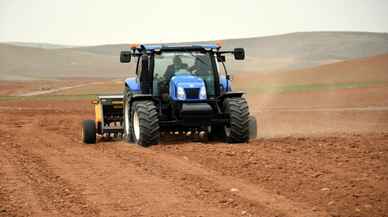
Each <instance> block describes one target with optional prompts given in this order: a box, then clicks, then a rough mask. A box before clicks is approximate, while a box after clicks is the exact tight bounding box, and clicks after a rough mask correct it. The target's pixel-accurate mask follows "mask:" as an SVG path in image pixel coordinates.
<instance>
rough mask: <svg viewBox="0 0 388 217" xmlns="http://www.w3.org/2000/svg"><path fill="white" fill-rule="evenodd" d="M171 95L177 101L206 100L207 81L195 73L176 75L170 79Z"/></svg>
mask: <svg viewBox="0 0 388 217" xmlns="http://www.w3.org/2000/svg"><path fill="white" fill-rule="evenodd" d="M170 97H171V98H172V99H173V100H175V101H198V100H206V99H207V96H206V86H205V82H204V81H203V79H202V78H200V77H197V76H193V75H175V76H173V77H172V78H171V81H170Z"/></svg>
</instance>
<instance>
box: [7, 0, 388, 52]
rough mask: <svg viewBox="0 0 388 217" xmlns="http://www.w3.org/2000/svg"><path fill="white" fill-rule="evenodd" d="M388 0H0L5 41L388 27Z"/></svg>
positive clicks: (83, 41)
mask: <svg viewBox="0 0 388 217" xmlns="http://www.w3.org/2000/svg"><path fill="white" fill-rule="evenodd" d="M387 11H388V1H387V0H325V1H323V0H267V1H262V0H109V1H102V0H0V41H2V42H6V41H23V42H43V43H54V44H65V45H96V44H114V43H161V42H163V43H166V42H184V41H201V40H218V39H228V38H245V37H258V36H269V35H276V34H284V33H290V32H304V31H368V32H388V13H387Z"/></svg>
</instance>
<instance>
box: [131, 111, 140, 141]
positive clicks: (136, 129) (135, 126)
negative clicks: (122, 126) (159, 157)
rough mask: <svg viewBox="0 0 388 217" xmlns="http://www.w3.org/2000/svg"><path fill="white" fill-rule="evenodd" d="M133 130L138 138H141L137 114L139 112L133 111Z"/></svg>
mask: <svg viewBox="0 0 388 217" xmlns="http://www.w3.org/2000/svg"><path fill="white" fill-rule="evenodd" d="M133 131H134V133H135V137H136V140H139V137H140V126H139V116H138V115H137V112H134V113H133Z"/></svg>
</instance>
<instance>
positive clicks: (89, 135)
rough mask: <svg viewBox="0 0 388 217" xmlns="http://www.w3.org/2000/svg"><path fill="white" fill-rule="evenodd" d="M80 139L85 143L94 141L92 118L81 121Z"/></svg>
mask: <svg viewBox="0 0 388 217" xmlns="http://www.w3.org/2000/svg"><path fill="white" fill-rule="evenodd" d="M82 141H83V142H84V143H86V144H95V143H96V123H95V122H94V120H85V121H83V122H82Z"/></svg>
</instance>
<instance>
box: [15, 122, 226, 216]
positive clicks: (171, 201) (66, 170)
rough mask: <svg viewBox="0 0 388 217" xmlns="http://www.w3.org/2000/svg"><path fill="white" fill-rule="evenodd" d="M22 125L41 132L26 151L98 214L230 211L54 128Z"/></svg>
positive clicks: (205, 214)
mask: <svg viewBox="0 0 388 217" xmlns="http://www.w3.org/2000/svg"><path fill="white" fill-rule="evenodd" d="M38 123H39V122H38V121H37V123H35V124H38ZM21 131H22V132H27V131H28V132H29V133H38V131H39V132H40V133H42V134H44V135H45V136H44V137H40V136H39V135H38V136H37V137H36V138H35V139H34V140H33V141H32V143H31V144H30V146H29V151H30V152H31V154H33V155H37V156H40V157H43V158H45V160H46V161H47V162H49V163H50V165H52V166H53V168H54V171H56V172H57V173H60V174H61V176H62V177H63V178H64V179H66V180H67V181H68V182H70V183H72V184H73V185H75V186H78V187H79V188H80V189H82V190H81V192H80V194H81V195H83V196H84V197H85V198H86V199H87V200H88V201H89V202H90V203H92V204H93V206H95V207H98V209H99V210H100V214H101V215H102V216H161V215H166V216H181V215H186V216H201V215H202V216H233V215H231V214H230V213H229V211H226V210H223V209H221V208H217V207H212V206H209V205H208V204H206V203H204V202H202V201H201V200H200V199H197V198H195V197H193V196H192V195H191V194H190V193H187V192H185V191H184V189H182V188H180V187H179V186H176V185H175V183H172V182H169V181H168V180H165V179H164V177H159V176H155V175H153V174H149V173H148V172H147V171H145V170H143V168H141V167H140V168H139V167H138V166H137V165H131V164H128V163H126V164H123V162H122V161H120V160H118V159H117V158H109V156H108V157H107V156H106V153H104V152H101V151H100V150H96V149H94V148H93V147H90V146H87V145H83V144H81V143H74V141H73V139H71V138H68V137H65V136H63V135H60V134H57V133H56V129H52V128H50V131H46V130H44V129H42V128H41V129H39V130H38V129H34V127H30V128H26V129H24V130H21ZM127 157H129V158H130V157H131V156H130V155H129V154H128V155H127Z"/></svg>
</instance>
